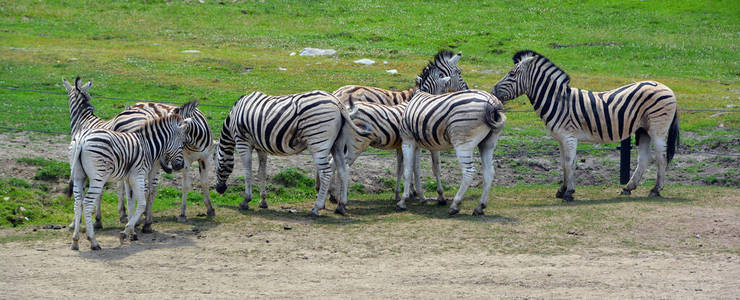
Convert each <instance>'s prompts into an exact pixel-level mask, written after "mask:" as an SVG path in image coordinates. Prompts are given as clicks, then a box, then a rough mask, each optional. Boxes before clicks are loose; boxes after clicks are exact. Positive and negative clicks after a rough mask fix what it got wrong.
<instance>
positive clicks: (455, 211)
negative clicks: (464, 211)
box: [447, 208, 460, 216]
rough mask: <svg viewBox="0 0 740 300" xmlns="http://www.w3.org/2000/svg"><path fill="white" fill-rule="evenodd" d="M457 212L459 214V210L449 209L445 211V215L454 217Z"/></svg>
mask: <svg viewBox="0 0 740 300" xmlns="http://www.w3.org/2000/svg"><path fill="white" fill-rule="evenodd" d="M459 212H460V209H459V208H450V210H449V211H447V214H449V215H450V216H454V215H456V214H457V213H459Z"/></svg>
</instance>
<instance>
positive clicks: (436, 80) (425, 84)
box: [416, 65, 450, 95]
mask: <svg viewBox="0 0 740 300" xmlns="http://www.w3.org/2000/svg"><path fill="white" fill-rule="evenodd" d="M416 86H418V87H419V90H420V91H422V92H426V93H430V94H434V95H438V94H444V93H446V92H448V91H449V90H450V76H445V74H444V73H443V72H442V70H440V69H439V68H437V67H434V66H431V65H430V66H426V67H425V68H424V70H423V71H422V72H421V75H419V76H417V77H416Z"/></svg>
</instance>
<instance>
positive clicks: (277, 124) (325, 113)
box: [216, 91, 367, 215]
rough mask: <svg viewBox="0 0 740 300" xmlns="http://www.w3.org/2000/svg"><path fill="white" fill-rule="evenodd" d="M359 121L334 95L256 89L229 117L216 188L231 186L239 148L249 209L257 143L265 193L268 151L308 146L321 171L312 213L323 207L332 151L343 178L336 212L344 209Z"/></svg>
mask: <svg viewBox="0 0 740 300" xmlns="http://www.w3.org/2000/svg"><path fill="white" fill-rule="evenodd" d="M353 131H357V132H363V134H367V133H364V131H363V130H361V129H359V128H357V126H355V125H354V124H353V123H352V122H351V120H350V118H349V115H348V113H347V110H346V108H345V107H344V105H343V104H341V103H340V102H339V100H338V99H337V98H336V97H334V96H333V95H331V94H329V93H326V92H323V91H312V92H307V93H301V94H293V95H287V96H268V95H265V94H263V93H260V92H253V93H251V94H249V95H246V96H244V97H242V98H241V99H239V100H238V101H237V102H236V103H235V104H234V107H233V108H232V109H231V112H230V113H229V115H228V116H227V117H226V120H224V125H223V128H222V130H221V138H220V140H219V143H218V150H217V151H216V168H217V172H216V177H217V184H216V191H218V192H219V193H223V192H224V191H225V190H226V180H227V179H228V177H229V175H230V174H231V172H232V170H233V167H234V157H233V155H234V149H235V148H236V150H237V151H238V152H239V154H240V155H241V157H242V161H243V162H244V166H245V169H246V174H245V197H244V201H243V202H242V203H241V204H240V207H242V208H244V209H248V203H249V201H251V198H252V187H251V184H252V183H251V181H252V180H251V177H252V172H251V169H252V161H251V159H252V149H255V150H256V151H257V153H258V155H259V159H260V171H259V173H260V177H262V178H261V179H262V184H261V185H262V188H261V190H262V192H261V194H262V195H263V199H262V202H263V203H262V204H261V206H263V207H265V206H266V204H267V203H266V202H265V200H264V184H265V171H264V165H265V164H266V163H265V162H264V160H266V156H267V154H271V155H294V154H298V153H300V152H302V151H303V150H306V149H308V151H309V152H311V155H312V156H313V160H314V164H315V165H316V169H317V170H318V172H319V186H320V188H319V192H318V193H317V199H316V204H315V205H314V207H313V209H312V210H311V212H310V214H311V215H318V212H319V210H320V209H323V208H324V203H325V200H326V195H327V191H328V185H329V181H330V179H331V175H332V168H331V164H330V158H329V157H330V155H331V156H332V157H333V162H334V165H335V166H336V168H337V172H338V173H339V176H340V178H342V184H341V187H340V191H341V199H340V203H339V204H338V206H337V210H336V211H335V212H337V213H340V214H343V213H344V212H345V209H346V204H347V183H348V178H349V177H348V174H347V173H348V170H347V164H346V162H345V157H344V156H345V154H344V151H345V149H352V146H353V145H352V144H353Z"/></svg>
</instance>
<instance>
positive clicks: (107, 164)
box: [69, 115, 190, 250]
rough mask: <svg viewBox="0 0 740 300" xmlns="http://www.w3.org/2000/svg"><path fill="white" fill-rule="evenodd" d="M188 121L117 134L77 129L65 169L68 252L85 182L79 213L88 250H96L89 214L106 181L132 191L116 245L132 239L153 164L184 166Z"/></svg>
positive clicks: (77, 228) (158, 123)
mask: <svg viewBox="0 0 740 300" xmlns="http://www.w3.org/2000/svg"><path fill="white" fill-rule="evenodd" d="M189 122H190V119H186V120H183V119H182V118H181V117H180V116H179V115H172V116H169V117H164V118H161V119H157V120H153V121H149V122H147V123H145V124H144V125H143V126H142V127H140V129H138V130H136V131H133V132H129V133H122V132H117V131H112V130H108V129H87V130H82V131H80V132H79V133H78V134H76V135H75V136H74V137H73V138H72V142H71V143H70V148H69V150H70V153H69V157H70V169H71V178H72V181H73V189H72V193H73V195H74V199H75V200H74V203H75V204H74V212H75V219H74V234H73V235H72V249H73V250H79V244H78V241H79V233H80V219H81V214H82V209H83V200H82V192H83V190H84V187H83V184H84V182H85V178H88V179H89V182H90V184H89V187H88V189H87V193H86V194H85V200H84V209H85V223H86V228H87V229H86V231H87V237H88V239H89V240H90V248H91V249H92V250H100V245H99V244H98V242H97V241H96V240H95V233H94V229H93V223H92V211H93V209H95V205H96V203H98V201H99V198H100V196H101V195H102V193H103V186H104V185H105V183H106V182H114V181H126V182H127V183H128V184H129V185H130V186H131V187H132V189H133V192H134V195H135V197H136V201H137V207H136V212H135V213H134V214H133V216H132V217H131V218H130V219H129V220H128V224H126V228H125V229H124V231H122V232H121V234H120V239H121V243H123V240H125V239H126V238H127V237H130V238H131V239H132V240H136V239H137V236H136V232H135V231H134V226H135V225H136V222H138V220H139V218H140V217H141V214H142V212H143V211H144V209H145V206H146V199H145V197H146V193H147V183H146V182H147V177H149V176H151V175H150V174H151V173H152V170H153V167H154V165H155V164H156V162H157V161H159V160H160V159H162V158H164V159H165V160H167V161H169V162H171V163H172V167H173V168H174V169H180V168H182V167H183V164H184V161H183V155H182V147H183V142H184V140H185V136H184V135H183V133H182V131H183V130H184V129H185V126H187V124H188V123H189Z"/></svg>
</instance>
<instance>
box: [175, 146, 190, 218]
mask: <svg viewBox="0 0 740 300" xmlns="http://www.w3.org/2000/svg"><path fill="white" fill-rule="evenodd" d="M190 164H191V162H190V161H188V160H187V159H186V160H185V165H184V166H183V168H182V200H181V201H180V215H179V216H177V221H178V222H182V223H185V222H187V221H188V215H187V207H188V193H189V192H190V173H189V171H190Z"/></svg>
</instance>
